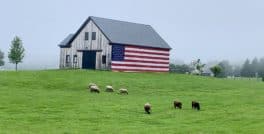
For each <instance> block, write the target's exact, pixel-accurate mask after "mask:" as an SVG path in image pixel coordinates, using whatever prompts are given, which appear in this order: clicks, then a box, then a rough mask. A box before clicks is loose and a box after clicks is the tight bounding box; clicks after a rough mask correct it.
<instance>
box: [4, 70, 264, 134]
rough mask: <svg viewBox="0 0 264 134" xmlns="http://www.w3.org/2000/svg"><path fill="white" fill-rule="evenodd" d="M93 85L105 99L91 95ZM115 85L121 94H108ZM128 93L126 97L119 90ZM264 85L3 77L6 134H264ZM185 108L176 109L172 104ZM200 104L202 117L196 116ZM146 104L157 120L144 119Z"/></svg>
mask: <svg viewBox="0 0 264 134" xmlns="http://www.w3.org/2000/svg"><path fill="white" fill-rule="evenodd" d="M90 82H94V83H96V84H97V85H98V86H99V87H100V88H101V93H100V94H97V93H90V92H89V91H88V90H87V86H88V84H89V83H90ZM109 84H112V85H113V87H114V88H115V93H109V92H104V91H103V90H104V89H105V86H106V85H109ZM121 87H124V88H127V89H128V92H129V94H128V95H119V94H117V93H116V91H117V89H119V88H121ZM263 95H264V82H257V81H245V80H236V81H234V80H228V79H216V78H211V77H199V76H191V75H179V74H159V73H116V72H107V71H87V70H48V71H19V72H12V71H10V72H9V71H1V72H0V98H1V100H0V133H1V134H2V133H3V134H5V133H19V134H28V133H32V134H36V133H37V134H46V133H54V134H60V133H61V134H80V133H93V134H94V133H107V134H108V133H113V134H117V133H123V134H124V133H153V134H155V133H157V134H159V133H166V134H169V133H177V134H180V133H182V134H186V133H191V134H192V133H195V134H197V133H198V134H213V133H219V134H223V133H227V134H231V133H240V134H243V133H244V134H248V133H254V134H258V133H259V134H262V133H264V127H263V126H264V114H263V112H264V103H263V102H264V96H263ZM174 99H178V100H180V101H181V102H182V103H183V108H182V109H181V110H179V109H176V110H175V109H174V107H173V101H174ZM192 100H197V101H199V102H200V104H201V110H200V111H195V110H192V109H191V101H192ZM146 102H150V103H151V105H152V113H151V114H150V115H148V114H145V112H144V109H143V106H144V104H145V103H146Z"/></svg>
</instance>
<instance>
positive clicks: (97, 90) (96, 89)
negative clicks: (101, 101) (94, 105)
mask: <svg viewBox="0 0 264 134" xmlns="http://www.w3.org/2000/svg"><path fill="white" fill-rule="evenodd" d="M90 92H96V93H100V89H99V88H98V87H97V86H90Z"/></svg>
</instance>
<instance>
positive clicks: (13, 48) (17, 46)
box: [0, 36, 25, 71]
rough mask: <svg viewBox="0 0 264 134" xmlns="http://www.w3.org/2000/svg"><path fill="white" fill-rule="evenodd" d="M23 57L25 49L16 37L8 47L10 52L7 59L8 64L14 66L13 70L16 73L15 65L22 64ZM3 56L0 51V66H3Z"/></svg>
mask: <svg viewBox="0 0 264 134" xmlns="http://www.w3.org/2000/svg"><path fill="white" fill-rule="evenodd" d="M24 56H25V49H24V47H23V43H22V40H21V39H20V38H19V37H18V36H16V37H15V38H14V39H13V40H12V42H11V45H10V50H9V52H8V59H9V62H10V63H13V64H15V70H16V71H17V65H18V64H19V63H21V62H22V60H23V58H24ZM4 57H5V54H4V52H2V51H1V49H0V66H3V65H4V64H5V61H4Z"/></svg>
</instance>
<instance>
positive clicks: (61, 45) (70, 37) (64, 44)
mask: <svg viewBox="0 0 264 134" xmlns="http://www.w3.org/2000/svg"><path fill="white" fill-rule="evenodd" d="M73 35H74V34H69V35H68V36H67V37H66V38H65V39H64V40H63V41H62V42H61V43H60V44H59V46H60V47H63V46H67V44H68V43H69V42H70V40H71V39H72V37H73Z"/></svg>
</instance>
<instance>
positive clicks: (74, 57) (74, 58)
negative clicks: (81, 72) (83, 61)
mask: <svg viewBox="0 0 264 134" xmlns="http://www.w3.org/2000/svg"><path fill="white" fill-rule="evenodd" d="M73 63H77V55H76V54H75V55H74V56H73Z"/></svg>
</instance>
